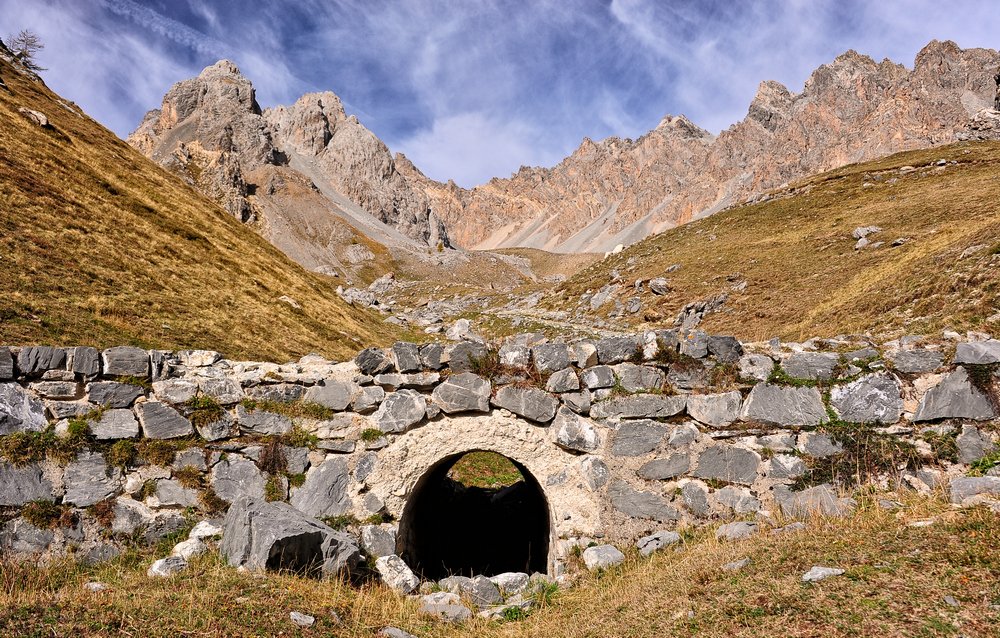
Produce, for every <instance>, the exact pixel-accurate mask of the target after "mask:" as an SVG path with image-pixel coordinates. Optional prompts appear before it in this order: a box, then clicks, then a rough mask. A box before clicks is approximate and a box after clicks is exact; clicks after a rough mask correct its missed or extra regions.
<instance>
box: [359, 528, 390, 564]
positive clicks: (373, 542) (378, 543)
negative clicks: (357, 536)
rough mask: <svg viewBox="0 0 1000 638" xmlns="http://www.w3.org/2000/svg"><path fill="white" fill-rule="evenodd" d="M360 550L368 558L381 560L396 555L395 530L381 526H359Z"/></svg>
mask: <svg viewBox="0 0 1000 638" xmlns="http://www.w3.org/2000/svg"><path fill="white" fill-rule="evenodd" d="M360 531H361V548H362V549H364V550H365V553H367V554H368V555H369V556H373V557H375V558H381V557H382V556H391V555H392V554H395V553H396V530H395V528H387V527H383V526H381V525H362V526H361V530H360Z"/></svg>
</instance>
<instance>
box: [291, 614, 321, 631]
mask: <svg viewBox="0 0 1000 638" xmlns="http://www.w3.org/2000/svg"><path fill="white" fill-rule="evenodd" d="M288 619H289V620H291V621H292V623H293V624H295V625H298V626H299V627H302V628H303V629H308V628H309V627H312V626H313V625H314V624H316V618H315V617H313V616H310V615H309V614H303V613H301V612H298V611H292V612H289V613H288Z"/></svg>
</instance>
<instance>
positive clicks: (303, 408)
mask: <svg viewBox="0 0 1000 638" xmlns="http://www.w3.org/2000/svg"><path fill="white" fill-rule="evenodd" d="M240 405H242V406H243V409H245V410H246V411H247V412H255V411H257V410H260V411H262V412H273V413H274V414H280V415H282V416H287V417H288V418H290V419H296V418H302V419H315V420H317V421H325V420H327V419H332V418H333V415H334V414H335V412H334V411H333V410H331V409H330V408H328V407H326V406H323V405H320V404H318V403H312V402H310V401H291V402H286V401H272V400H270V399H243V400H242V401H240Z"/></svg>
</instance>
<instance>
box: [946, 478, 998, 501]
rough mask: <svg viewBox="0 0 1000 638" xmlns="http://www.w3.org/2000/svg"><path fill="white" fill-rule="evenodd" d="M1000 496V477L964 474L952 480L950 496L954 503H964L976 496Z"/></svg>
mask: <svg viewBox="0 0 1000 638" xmlns="http://www.w3.org/2000/svg"><path fill="white" fill-rule="evenodd" d="M980 495H987V496H1000V477H997V476H963V477H959V478H954V479H952V480H951V484H950V486H949V496H950V498H951V502H952V503H956V504H959V503H962V502H963V501H965V500H966V499H969V498H972V497H974V496H980Z"/></svg>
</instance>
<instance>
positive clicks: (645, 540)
mask: <svg viewBox="0 0 1000 638" xmlns="http://www.w3.org/2000/svg"><path fill="white" fill-rule="evenodd" d="M680 542H681V535H680V534H678V533H677V532H670V531H666V530H664V531H659V532H654V533H653V534H650V535H649V536H643V537H642V538H640V539H639V540H638V541H637V542H636V544H635V546H636V547H637V548H638V549H639V553H640V554H641V555H643V556H649V555H650V554H652V553H653V552H658V551H660V550H661V549H663V548H664V547H668V546H670V545H676V544H678V543H680Z"/></svg>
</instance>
